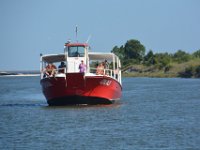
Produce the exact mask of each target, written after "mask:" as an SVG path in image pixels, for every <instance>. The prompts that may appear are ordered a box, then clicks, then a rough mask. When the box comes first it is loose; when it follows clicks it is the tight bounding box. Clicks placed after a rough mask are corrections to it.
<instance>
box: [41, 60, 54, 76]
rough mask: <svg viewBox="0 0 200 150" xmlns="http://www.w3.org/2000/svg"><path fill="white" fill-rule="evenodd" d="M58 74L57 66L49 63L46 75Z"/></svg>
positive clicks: (45, 71)
mask: <svg viewBox="0 0 200 150" xmlns="http://www.w3.org/2000/svg"><path fill="white" fill-rule="evenodd" d="M55 74H56V66H55V65H54V64H53V63H49V64H48V65H47V66H46V68H45V70H44V77H53V76H54V75H55Z"/></svg>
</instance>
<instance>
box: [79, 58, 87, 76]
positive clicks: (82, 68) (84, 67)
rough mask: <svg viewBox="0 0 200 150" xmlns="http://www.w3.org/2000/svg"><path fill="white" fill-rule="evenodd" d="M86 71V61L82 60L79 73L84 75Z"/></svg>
mask: <svg viewBox="0 0 200 150" xmlns="http://www.w3.org/2000/svg"><path fill="white" fill-rule="evenodd" d="M85 71H86V65H85V64H84V61H83V60H81V63H80V65H79V72H81V73H84V72H85Z"/></svg>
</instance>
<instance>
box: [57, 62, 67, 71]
mask: <svg viewBox="0 0 200 150" xmlns="http://www.w3.org/2000/svg"><path fill="white" fill-rule="evenodd" d="M65 68H66V65H65V63H64V62H63V61H62V62H61V63H60V65H59V66H58V73H65Z"/></svg>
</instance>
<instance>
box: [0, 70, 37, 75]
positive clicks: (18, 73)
mask: <svg viewBox="0 0 200 150" xmlns="http://www.w3.org/2000/svg"><path fill="white" fill-rule="evenodd" d="M39 75H40V71H39V70H29V71H24V70H19V71H0V76H39Z"/></svg>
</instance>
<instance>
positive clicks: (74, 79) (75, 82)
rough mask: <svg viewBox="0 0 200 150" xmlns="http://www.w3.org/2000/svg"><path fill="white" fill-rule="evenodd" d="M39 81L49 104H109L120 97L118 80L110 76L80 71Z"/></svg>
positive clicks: (120, 88)
mask: <svg viewBox="0 0 200 150" xmlns="http://www.w3.org/2000/svg"><path fill="white" fill-rule="evenodd" d="M40 83H41V86H42V90H43V93H44V95H45V97H46V99H47V102H48V104H49V105H67V104H111V103H113V102H114V101H115V100H119V99H120V97H121V91H122V87H121V85H120V84H119V82H118V81H116V80H115V79H113V78H111V77H108V76H84V74H82V73H68V74H66V78H64V77H51V78H44V79H42V80H41V82H40Z"/></svg>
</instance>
